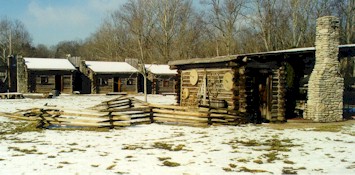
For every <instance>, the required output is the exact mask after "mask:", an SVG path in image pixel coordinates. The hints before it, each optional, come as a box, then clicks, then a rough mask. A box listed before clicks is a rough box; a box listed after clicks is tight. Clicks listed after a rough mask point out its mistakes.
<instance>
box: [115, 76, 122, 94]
mask: <svg viewBox="0 0 355 175" xmlns="http://www.w3.org/2000/svg"><path fill="white" fill-rule="evenodd" d="M121 90H122V82H121V79H120V78H119V77H115V78H113V92H121Z"/></svg>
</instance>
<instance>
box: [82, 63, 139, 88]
mask: <svg viewBox="0 0 355 175" xmlns="http://www.w3.org/2000/svg"><path fill="white" fill-rule="evenodd" d="M80 71H81V72H82V73H83V74H84V75H86V76H87V77H88V80H89V81H90V85H91V93H92V94H107V93H111V92H117V93H120V92H122V93H138V80H139V76H138V70H137V69H136V68H134V67H133V66H131V65H130V64H128V63H126V62H105V61H83V62H82V64H81V66H80ZM83 88H84V87H83Z"/></svg>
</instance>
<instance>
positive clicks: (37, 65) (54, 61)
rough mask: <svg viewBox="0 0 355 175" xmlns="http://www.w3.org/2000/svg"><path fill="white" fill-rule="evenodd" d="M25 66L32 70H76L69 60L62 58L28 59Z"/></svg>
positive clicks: (26, 58)
mask: <svg viewBox="0 0 355 175" xmlns="http://www.w3.org/2000/svg"><path fill="white" fill-rule="evenodd" d="M24 60H25V64H26V66H27V68H28V69H31V70H76V69H75V67H74V66H73V65H72V64H71V63H70V61H69V60H67V59H61V58H28V57H25V58H24Z"/></svg>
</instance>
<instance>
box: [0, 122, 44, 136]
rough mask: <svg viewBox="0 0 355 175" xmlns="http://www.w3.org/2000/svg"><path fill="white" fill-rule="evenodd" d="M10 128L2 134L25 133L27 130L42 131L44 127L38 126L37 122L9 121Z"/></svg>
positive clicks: (1, 133) (0, 133)
mask: <svg viewBox="0 0 355 175" xmlns="http://www.w3.org/2000/svg"><path fill="white" fill-rule="evenodd" d="M7 124H8V125H9V127H7V128H10V129H9V130H7V131H3V132H0V135H8V134H16V133H25V132H40V131H42V129H38V128H36V126H37V123H36V122H18V123H17V122H16V123H15V122H8V123H7Z"/></svg>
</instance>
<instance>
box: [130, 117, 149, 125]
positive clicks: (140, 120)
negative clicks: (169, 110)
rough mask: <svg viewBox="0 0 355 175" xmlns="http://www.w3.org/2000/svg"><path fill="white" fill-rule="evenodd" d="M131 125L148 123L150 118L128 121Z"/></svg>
mask: <svg viewBox="0 0 355 175" xmlns="http://www.w3.org/2000/svg"><path fill="white" fill-rule="evenodd" d="M130 122H131V124H138V123H150V122H151V121H150V118H138V119H133V120H131V121H130Z"/></svg>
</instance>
